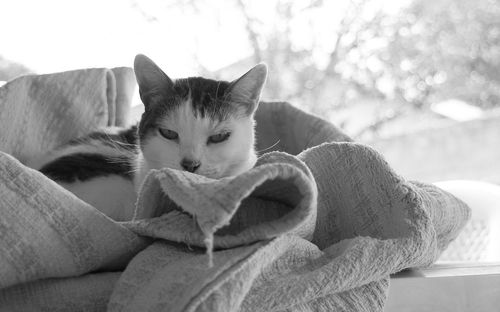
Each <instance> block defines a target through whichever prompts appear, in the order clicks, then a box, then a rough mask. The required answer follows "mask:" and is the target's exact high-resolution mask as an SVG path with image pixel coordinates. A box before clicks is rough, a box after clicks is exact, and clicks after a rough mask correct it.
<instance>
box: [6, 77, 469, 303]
mask: <svg viewBox="0 0 500 312" xmlns="http://www.w3.org/2000/svg"><path fill="white" fill-rule="evenodd" d="M134 86H135V82H134V79H133V71H132V69H131V68H119V69H114V70H109V69H87V70H77V71H70V72H64V73H56V74H49V75H32V76H25V77H21V78H18V79H15V80H13V81H11V82H9V83H7V84H6V85H4V86H3V87H0V124H2V133H0V151H2V152H0V250H1V251H0V311H7V310H9V311H10V310H13V311H25V310H29V309H32V310H37V309H38V310H43V309H44V310H58V311H74V310H89V311H102V310H104V309H107V310H109V311H332V310H334V311H382V310H383V306H384V302H385V300H386V297H387V293H388V285H389V275H390V274H392V273H395V272H398V271H400V270H402V269H406V268H412V267H420V266H427V265H430V264H432V263H433V262H434V261H435V260H436V259H437V257H438V256H439V254H440V253H441V252H442V251H443V250H444V249H445V248H446V247H447V246H448V244H449V243H450V242H451V241H452V240H453V239H454V238H455V237H456V236H457V235H458V233H459V232H460V230H461V229H462V228H463V226H464V224H465V223H466V222H467V220H468V219H469V217H470V211H469V208H468V207H467V206H466V205H465V204H464V203H463V202H461V201H460V200H458V199H457V198H455V197H453V196H452V195H450V194H449V193H446V192H444V191H442V190H440V189H439V188H437V187H435V186H432V185H427V184H424V183H420V182H416V181H407V180H405V179H404V178H403V177H401V176H399V175H398V174H397V173H396V172H394V171H393V170H392V168H391V167H390V166H389V165H388V164H387V162H386V161H385V160H384V159H383V157H382V155H380V154H379V153H378V152H377V151H375V150H373V149H371V148H369V147H367V146H364V145H362V144H357V143H352V142H350V141H352V140H351V139H350V138H349V137H348V136H346V135H345V134H344V133H342V132H341V131H340V130H339V129H337V128H336V127H335V126H333V125H332V124H330V123H328V122H326V121H324V120H322V119H320V118H318V117H315V116H313V115H310V114H307V113H305V112H303V111H301V110H299V109H297V108H294V107H293V106H291V105H290V104H288V103H284V102H275V103H264V102H262V103H261V104H260V105H259V108H258V110H257V112H256V122H257V128H256V129H257V142H258V146H257V149H258V150H259V151H262V152H261V154H262V155H260V157H259V159H258V161H257V164H256V166H255V167H254V168H252V169H251V170H249V171H247V172H245V173H242V174H240V175H238V176H235V177H227V178H224V179H220V180H213V179H209V178H204V177H200V176H197V175H194V174H190V173H186V172H181V171H177V170H173V169H162V170H155V171H152V172H151V173H150V174H149V176H148V177H147V179H146V181H145V183H144V185H143V187H142V190H141V191H140V194H139V199H138V202H137V210H136V218H135V219H134V220H133V221H131V222H125V223H120V222H115V221H113V220H111V219H110V218H108V217H107V216H105V215H103V214H102V213H100V212H99V211H98V210H97V209H95V208H94V207H92V206H91V205H89V204H87V203H85V202H83V201H81V200H79V199H78V198H77V197H75V196H74V195H73V194H71V193H69V192H68V191H66V190H65V189H64V188H62V187H60V186H59V185H58V184H56V183H55V182H53V181H51V180H49V179H47V178H46V177H45V176H43V175H42V174H40V173H39V172H37V171H34V170H32V169H30V168H28V167H27V166H25V165H23V164H30V163H31V162H33V161H34V160H33V159H36V158H37V157H38V156H40V155H41V154H43V153H45V152H46V151H48V150H50V149H52V148H54V147H55V146H56V145H59V144H61V143H64V142H65V141H67V140H69V139H72V138H74V137H76V136H79V135H82V134H86V133H88V132H89V131H92V130H94V129H95V128H97V127H101V126H115V125H124V124H126V123H127V116H126V115H127V113H128V112H129V107H130V101H131V95H132V94H133V88H134ZM26 125H29V127H27V126H26ZM271 151H272V152H271ZM212 247H213V254H212V258H211V260H212V263H211V265H209V263H208V262H207V256H206V254H205V253H206V251H207V250H208V251H212ZM107 271H114V272H107ZM59 294H60V296H58V295H59Z"/></svg>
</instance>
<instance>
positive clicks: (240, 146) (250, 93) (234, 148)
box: [32, 55, 267, 220]
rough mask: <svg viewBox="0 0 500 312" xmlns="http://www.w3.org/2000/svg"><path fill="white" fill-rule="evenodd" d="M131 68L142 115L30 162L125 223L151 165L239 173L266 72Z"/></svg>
mask: <svg viewBox="0 0 500 312" xmlns="http://www.w3.org/2000/svg"><path fill="white" fill-rule="evenodd" d="M134 70H135V74H136V78H137V82H138V85H139V93H140V96H141V100H142V102H143V104H144V106H145V112H144V114H143V115H142V118H141V120H140V122H139V124H138V125H137V126H133V127H130V128H126V129H123V128H109V129H106V130H103V131H98V132H93V133H91V134H89V135H87V136H85V137H82V138H78V139H75V140H72V141H70V142H68V143H67V144H65V145H64V146H61V147H60V148H58V149H56V150H54V151H53V152H51V153H49V154H48V155H45V156H44V157H42V158H41V159H39V160H38V161H37V163H34V164H33V165H32V167H34V168H36V169H39V170H40V171H41V172H42V173H43V174H45V175H46V176H48V177H49V178H51V179H53V180H55V181H56V182H58V183H59V184H61V185H62V186H63V187H65V188H66V189H68V190H70V191H71V192H73V193H74V194H75V195H77V196H78V197H80V198H81V199H83V200H85V201H87V202H89V203H90V204H92V205H93V206H95V207H96V208H97V209H99V210H100V211H102V212H103V213H105V214H107V215H108V216H110V217H112V218H113V219H115V220H129V219H130V218H131V217H132V215H133V211H134V204H135V200H136V193H137V191H138V190H139V189H140V187H141V185H142V183H143V181H144V179H145V177H146V175H147V174H148V172H149V171H150V170H151V169H161V168H165V167H167V168H173V169H178V170H186V171H190V172H194V173H196V174H200V175H204V176H207V177H210V178H222V177H226V176H232V175H237V174H239V173H241V172H243V171H246V170H248V169H250V168H252V167H253V166H254V164H255V161H256V159H257V156H256V152H255V148H254V145H255V139H254V118H253V115H254V113H255V110H256V109H257V106H258V104H259V98H260V94H261V91H262V88H263V86H264V83H265V79H266V76H267V68H266V66H265V65H263V64H259V65H257V66H255V67H254V68H252V69H251V70H250V71H248V72H247V73H246V74H244V75H243V76H242V77H240V78H239V79H237V80H235V81H233V82H226V81H216V80H211V79H205V78H201V77H190V78H185V79H178V80H171V79H170V78H169V77H168V76H167V75H166V74H165V73H164V72H163V71H162V70H161V69H160V68H159V67H158V66H157V65H156V64H155V63H153V61H151V60H150V59H149V58H147V57H146V56H144V55H138V56H137V57H136V59H135V62H134Z"/></svg>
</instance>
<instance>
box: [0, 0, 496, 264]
mask: <svg viewBox="0 0 500 312" xmlns="http://www.w3.org/2000/svg"><path fill="white" fill-rule="evenodd" d="M0 30H1V34H2V35H1V39H0V81H8V80H10V79H13V78H15V77H17V76H19V75H24V74H30V73H36V74H43V73H50V72H58V71H66V70H71V69H79V68H88V67H116V66H132V63H133V59H134V56H135V55H136V54H137V53H144V54H146V55H148V56H149V57H150V58H152V59H153V60H154V61H155V62H157V63H158V65H160V67H162V68H163V69H164V70H165V71H166V73H167V74H168V75H169V76H170V77H171V78H181V77H186V76H193V75H201V76H206V77H209V78H215V79H225V80H231V79H234V78H236V77H239V76H240V75H241V74H243V73H244V72H246V71H247V70H248V69H249V68H251V67H252V66H254V65H255V64H256V63H260V62H265V63H267V64H268V66H269V69H270V71H269V79H268V84H267V87H266V89H265V93H264V97H263V99H264V100H280V101H289V102H290V103H292V104H293V105H295V106H298V107H300V108H302V109H304V110H306V111H308V112H310V113H313V114H316V115H319V116H321V117H322V118H324V119H327V120H329V121H331V122H333V123H334V124H335V125H337V126H338V127H340V128H341V129H342V130H343V131H345V132H346V133H347V134H348V135H350V136H351V137H352V138H353V139H355V140H356V141H359V142H362V143H365V144H369V145H371V146H373V147H374V148H375V149H377V150H378V151H379V152H381V153H382V154H383V155H384V156H385V157H386V159H387V160H388V162H389V163H390V165H391V166H392V167H393V168H394V169H395V170H396V172H398V173H399V174H401V175H403V176H404V177H406V178H408V179H417V180H420V181H424V182H437V181H443V180H456V179H460V180H474V181H482V182H489V183H492V184H488V185H487V186H484V185H483V184H479V185H478V186H477V188H478V190H479V191H487V190H490V188H488V187H490V186H492V185H494V184H500V161H499V160H500V142H499V139H500V2H498V1H497V0H459V1H457V0H415V1H411V0H399V1H398V0H391V1H389V0H385V1H383V0H336V1H326V0H297V1H292V0H266V1H250V0H220V1H208V0H196V1H195V0H171V1H165V0H108V1H101V0H85V1H65V0H46V1H37V0H15V1H14V0H12V1H8V0H0ZM136 104H137V106H136V107H135V108H134V110H135V116H136V118H138V116H140V113H141V110H142V105H140V102H139V101H137V103H136ZM493 187H497V186H493ZM467 189H470V188H468V187H467ZM491 192H492V194H493V193H495V194H497V195H498V193H499V191H498V190H497V189H495V190H493V191H491ZM475 194H478V193H477V192H475V193H474V194H473V201H474V196H475V197H477V196H476V195H475ZM491 205H495V203H493V204H491V203H490V204H487V205H486V204H484V205H483V206H484V207H487V208H488V209H486V210H485V211H486V212H484V214H483V213H481V214H478V216H479V217H478V218H477V219H476V220H473V222H471V223H470V226H469V229H468V230H466V231H464V235H461V237H460V238H459V239H458V240H457V241H456V244H457V246H459V248H456V249H453V250H451V251H449V252H448V253H446V254H445V255H444V258H443V259H445V260H456V259H460V260H468V261H493V260H495V261H498V260H499V259H500V255H499V253H500V249H499V248H498V241H499V240H500V232H499V231H496V232H495V229H497V228H500V227H498V223H499V222H500V214H499V213H497V211H500V210H499V209H500V208H499V209H497V210H496V211H495V212H494V213H492V212H491V211H492V210H491V209H490V208H491V207H492V206H491ZM496 205H497V206H498V202H497V203H496ZM497 208H498V207H497ZM497 232H498V233H497ZM495 233H496V234H495Z"/></svg>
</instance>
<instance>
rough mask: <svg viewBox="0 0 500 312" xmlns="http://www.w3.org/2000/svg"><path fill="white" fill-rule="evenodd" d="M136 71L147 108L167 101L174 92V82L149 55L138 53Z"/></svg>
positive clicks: (135, 62)
mask: <svg viewBox="0 0 500 312" xmlns="http://www.w3.org/2000/svg"><path fill="white" fill-rule="evenodd" d="M134 72H135V78H136V79H137V84H138V85H139V95H140V97H141V100H142V103H144V106H145V107H146V109H148V108H150V107H152V106H153V105H155V104H156V103H159V102H162V101H165V99H166V98H168V97H169V95H171V94H172V92H173V86H174V83H173V82H172V80H171V79H170V78H169V77H168V76H167V74H165V73H164V72H163V71H162V70H161V69H160V67H158V65H156V64H155V63H154V62H153V61H152V60H151V59H150V58H149V57H147V56H145V55H142V54H138V55H137V56H136V57H135V60H134Z"/></svg>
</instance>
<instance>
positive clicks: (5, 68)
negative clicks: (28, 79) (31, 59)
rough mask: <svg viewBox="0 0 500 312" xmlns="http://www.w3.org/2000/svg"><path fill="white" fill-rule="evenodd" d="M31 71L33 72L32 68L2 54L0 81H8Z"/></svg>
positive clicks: (0, 57) (0, 58)
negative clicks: (10, 59)
mask: <svg viewBox="0 0 500 312" xmlns="http://www.w3.org/2000/svg"><path fill="white" fill-rule="evenodd" d="M29 73H32V70H30V69H29V68H27V67H26V66H24V65H21V64H18V63H15V62H12V61H9V60H7V59H5V58H3V57H2V56H0V81H8V80H11V79H14V78H16V77H18V76H21V75H26V74H29Z"/></svg>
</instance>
